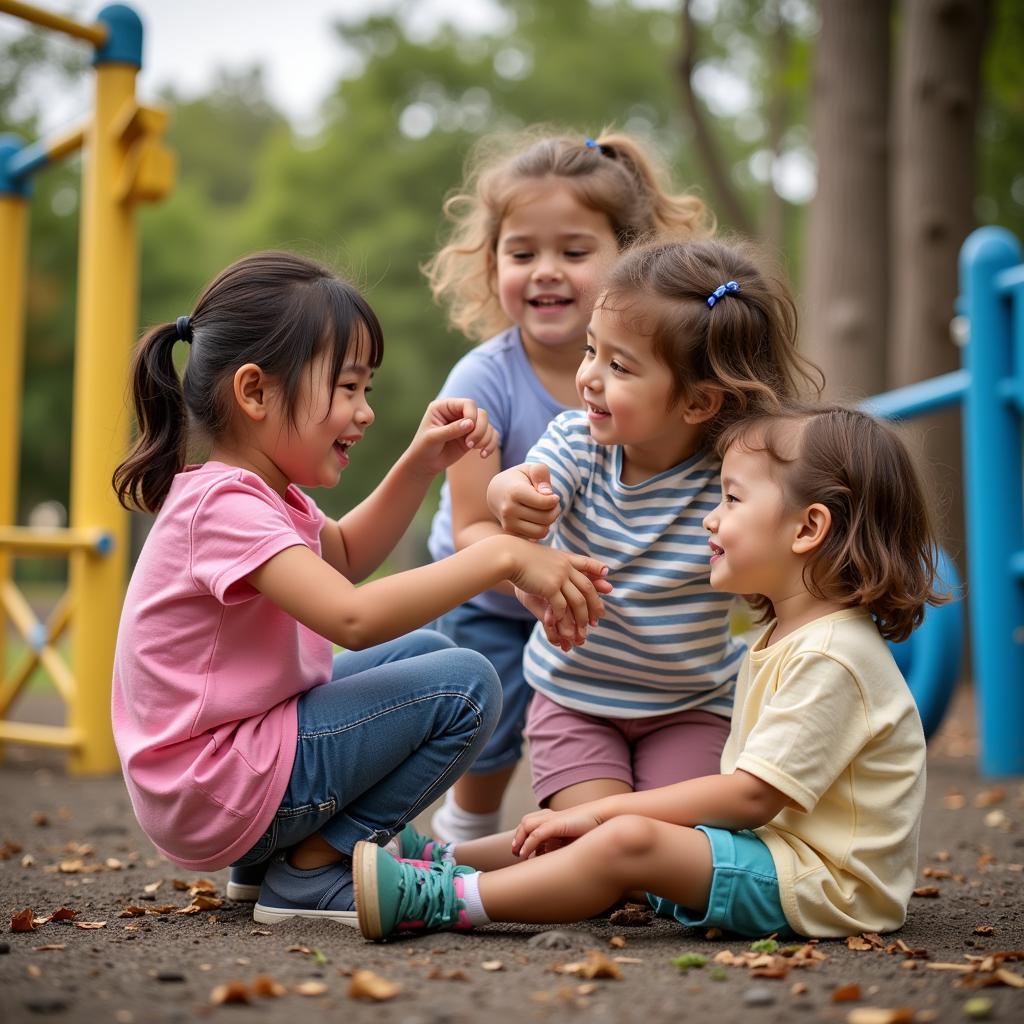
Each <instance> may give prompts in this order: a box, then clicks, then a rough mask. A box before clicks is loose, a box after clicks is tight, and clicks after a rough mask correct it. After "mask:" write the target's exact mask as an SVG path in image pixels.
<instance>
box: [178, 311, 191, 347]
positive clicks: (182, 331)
mask: <svg viewBox="0 0 1024 1024" xmlns="http://www.w3.org/2000/svg"><path fill="white" fill-rule="evenodd" d="M174 326H175V327H176V328H177V330H178V338H179V340H180V341H185V342H188V344H189V345H191V344H192V318H191V317H187V316H179V317H178V319H177V320H176V321H175V324H174Z"/></svg>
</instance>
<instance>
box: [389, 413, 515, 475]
mask: <svg viewBox="0 0 1024 1024" xmlns="http://www.w3.org/2000/svg"><path fill="white" fill-rule="evenodd" d="M497 447H498V432H497V431H496V430H495V429H494V427H492V426H491V424H490V420H489V419H488V417H487V411H486V410H485V409H479V408H477V404H476V402H474V401H473V400H472V399H471V398H438V399H437V400H436V401H433V402H431V403H430V405H428V406H427V411H426V412H425V413H424V414H423V419H422V420H421V421H420V425H419V427H418V428H417V430H416V435H415V436H414V437H413V439H412V443H411V444H410V445H409V450H408V451H409V455H410V456H412V458H413V459H415V461H416V463H417V465H418V466H419V467H420V468H421V469H423V470H425V471H426V472H428V473H430V474H431V476H435V475H436V474H438V473H443V472H444V471H445V470H446V469H447V468H448V467H449V466H450V465H452V463H455V462H458V461H459V459H461V458H462V456H463V455H465V454H466V453H467V452H469V451H472V450H474V449H475V450H476V451H478V452H479V453H480V457H481V458H483V459H486V458H487V456H488V455H490V454H491V452H493V451H494V450H495V449H496V448H497Z"/></svg>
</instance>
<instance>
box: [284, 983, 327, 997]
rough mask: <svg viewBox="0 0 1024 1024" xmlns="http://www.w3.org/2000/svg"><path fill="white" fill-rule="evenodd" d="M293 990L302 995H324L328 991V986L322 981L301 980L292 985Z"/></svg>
mask: <svg viewBox="0 0 1024 1024" xmlns="http://www.w3.org/2000/svg"><path fill="white" fill-rule="evenodd" d="M292 991H293V992H296V993H298V995H300V996H322V995H323V994H324V993H325V992H326V991H327V986H326V985H325V984H324V983H323V982H322V981H300V982H299V983H298V984H297V985H292Z"/></svg>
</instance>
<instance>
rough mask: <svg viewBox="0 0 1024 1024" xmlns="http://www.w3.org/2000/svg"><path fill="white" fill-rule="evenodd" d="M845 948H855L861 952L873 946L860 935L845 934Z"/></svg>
mask: <svg viewBox="0 0 1024 1024" xmlns="http://www.w3.org/2000/svg"><path fill="white" fill-rule="evenodd" d="M846 948H847V949H855V950H857V951H858V952H863V951H867V950H871V949H874V948H875V947H874V946H873V945H872V944H871V943H870V942H868V941H867V939H864V938H862V937H861V936H860V935H847V936H846Z"/></svg>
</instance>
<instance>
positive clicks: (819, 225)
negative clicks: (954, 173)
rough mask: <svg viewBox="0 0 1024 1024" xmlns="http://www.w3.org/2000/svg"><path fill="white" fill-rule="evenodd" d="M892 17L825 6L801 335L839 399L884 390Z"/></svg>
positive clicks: (838, 3)
mask: <svg viewBox="0 0 1024 1024" xmlns="http://www.w3.org/2000/svg"><path fill="white" fill-rule="evenodd" d="M889 16H890V5H889V0H858V2H856V3H850V2H848V0H823V3H822V25H821V33H820V35H819V37H818V45H817V53H816V56H815V69H814V95H813V99H812V114H811V127H812V131H813V133H814V148H815V152H816V154H817V161H818V190H817V193H816V195H815V198H814V202H813V205H812V207H811V212H810V227H809V234H808V240H807V257H806V260H805V267H806V270H805V273H804V280H805V287H804V309H805V321H804V329H803V331H802V332H801V335H802V341H803V346H802V347H803V350H804V352H805V353H806V354H807V355H808V356H809V357H810V358H811V359H813V360H814V361H815V362H816V363H818V365H819V366H820V367H821V368H822V370H824V372H825V378H826V383H827V389H828V393H829V394H830V395H831V396H833V397H836V398H843V399H857V398H861V397H863V396H866V395H870V394H874V393H875V392H878V391H881V390H883V387H884V384H885V348H886V346H885V329H886V320H887V315H888V280H889V274H888V267H887V253H888V233H887V217H888V185H887V174H888V138H887V127H886V126H887V122H888V106H889V54H890V44H889Z"/></svg>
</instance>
